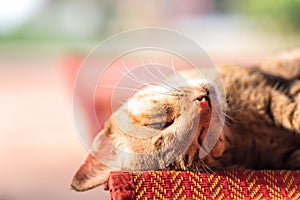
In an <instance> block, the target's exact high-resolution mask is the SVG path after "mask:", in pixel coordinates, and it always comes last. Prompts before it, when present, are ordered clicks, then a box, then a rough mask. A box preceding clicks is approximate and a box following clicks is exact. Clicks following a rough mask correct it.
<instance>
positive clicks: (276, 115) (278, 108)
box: [269, 82, 300, 134]
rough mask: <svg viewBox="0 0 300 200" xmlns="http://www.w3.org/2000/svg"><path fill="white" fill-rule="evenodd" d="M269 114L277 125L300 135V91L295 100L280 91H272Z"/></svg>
mask: <svg viewBox="0 0 300 200" xmlns="http://www.w3.org/2000/svg"><path fill="white" fill-rule="evenodd" d="M299 87H300V82H299ZM269 112H272V115H273V121H274V123H275V124H276V125H279V126H282V127H284V128H286V129H288V130H290V131H294V132H297V133H299V134H300V91H299V92H298V94H297V95H296V96H295V97H294V98H293V97H289V96H288V95H285V94H283V93H282V92H280V91H278V90H273V91H271V99H270V111H269Z"/></svg>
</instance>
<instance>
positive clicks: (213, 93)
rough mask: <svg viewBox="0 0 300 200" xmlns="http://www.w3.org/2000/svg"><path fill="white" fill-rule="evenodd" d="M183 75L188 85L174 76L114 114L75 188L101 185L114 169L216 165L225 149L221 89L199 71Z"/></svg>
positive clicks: (184, 167)
mask: <svg viewBox="0 0 300 200" xmlns="http://www.w3.org/2000/svg"><path fill="white" fill-rule="evenodd" d="M181 77H183V78H184V79H183V80H184V81H183V82H180V81H181V80H178V79H177V78H173V79H171V81H170V80H169V82H168V83H164V84H162V85H159V86H151V87H147V88H145V89H143V90H140V91H139V92H137V93H136V94H135V95H133V96H132V97H131V99H130V100H129V101H128V102H127V103H126V104H125V105H124V106H122V107H121V108H119V110H117V111H116V112H115V113H114V114H113V115H112V116H111V118H110V119H109V120H108V121H107V123H106V124H105V127H104V129H103V130H102V131H101V132H100V133H99V134H98V135H97V137H96V138H95V140H94V144H93V147H92V149H91V153H90V155H89V156H88V158H87V159H86V161H85V162H84V164H83V165H82V166H81V168H80V169H79V170H78V172H77V173H76V175H75V176H74V178H73V182H72V188H74V189H75V190H78V191H83V190H87V189H90V188H93V187H95V186H97V185H101V184H103V183H105V182H106V180H107V178H108V175H109V172H110V171H112V170H134V171H141V170H156V169H164V168H167V167H169V166H173V167H174V168H176V169H182V170H186V169H193V168H195V169H194V170H201V169H204V168H205V167H206V166H207V165H209V166H213V165H214V158H216V157H219V156H221V154H222V152H223V151H224V145H223V144H222V134H221V132H222V130H223V122H224V121H223V108H222V105H221V102H220V97H219V94H218V90H217V88H216V86H215V85H214V84H212V83H210V82H208V81H206V80H203V79H202V78H199V77H198V76H195V73H192V72H189V71H187V72H184V73H182V74H181ZM174 81H175V82H176V83H175V82H174ZM179 82H180V83H179Z"/></svg>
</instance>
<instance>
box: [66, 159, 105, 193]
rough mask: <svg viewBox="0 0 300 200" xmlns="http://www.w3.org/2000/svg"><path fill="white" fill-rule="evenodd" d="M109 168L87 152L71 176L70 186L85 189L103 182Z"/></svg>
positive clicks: (80, 189) (79, 189) (75, 188)
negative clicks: (82, 161)
mask: <svg viewBox="0 0 300 200" xmlns="http://www.w3.org/2000/svg"><path fill="white" fill-rule="evenodd" d="M110 171H111V169H110V168H109V167H107V166H105V165H104V164H103V163H101V162H100V161H99V160H98V159H97V158H96V157H95V156H93V155H92V154H89V155H88V157H87V158H86V160H85V162H84V163H83V164H82V165H81V167H80V168H79V170H78V171H77V172H76V174H75V176H74V177H73V180H72V183H71V187H72V188H73V189H74V190H76V191H85V190H89V189H92V188H94V187H96V186H99V185H102V184H104V183H105V182H106V181H107V179H108V176H109V173H110Z"/></svg>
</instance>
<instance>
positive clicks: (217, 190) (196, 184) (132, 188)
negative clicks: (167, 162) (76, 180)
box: [107, 171, 300, 200]
mask: <svg viewBox="0 0 300 200" xmlns="http://www.w3.org/2000/svg"><path fill="white" fill-rule="evenodd" d="M107 188H108V189H109V190H110V193H111V199H113V200H116V199H117V200H121V199H141V200H142V199H143V200H144V199H163V200H165V199H172V200H173V199H174V200H175V199H295V200H296V199H300V171H225V172H218V173H213V174H206V173H195V172H186V171H151V172H136V173H129V172H112V173H111V175H110V178H109V181H108V185H107Z"/></svg>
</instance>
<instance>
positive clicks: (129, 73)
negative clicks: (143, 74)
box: [121, 61, 145, 84]
mask: <svg viewBox="0 0 300 200" xmlns="http://www.w3.org/2000/svg"><path fill="white" fill-rule="evenodd" d="M121 63H122V65H123V67H124V68H125V70H126V71H127V73H126V74H125V76H128V77H129V78H130V79H131V80H133V81H135V82H137V83H140V84H145V80H142V79H140V78H139V77H137V76H136V75H135V74H133V73H132V71H130V70H129V68H128V66H127V65H126V64H125V62H124V61H122V62H121Z"/></svg>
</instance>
